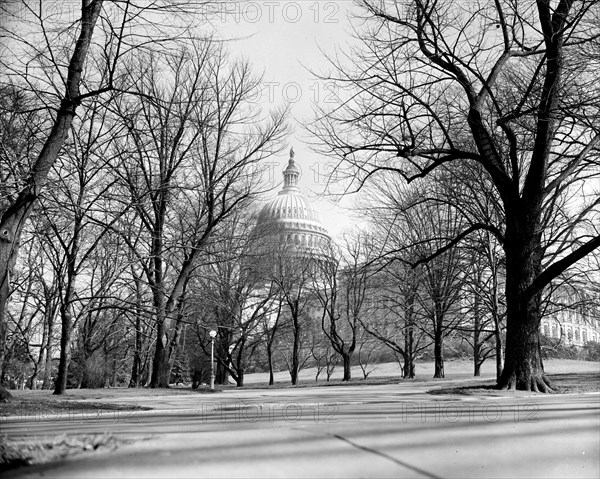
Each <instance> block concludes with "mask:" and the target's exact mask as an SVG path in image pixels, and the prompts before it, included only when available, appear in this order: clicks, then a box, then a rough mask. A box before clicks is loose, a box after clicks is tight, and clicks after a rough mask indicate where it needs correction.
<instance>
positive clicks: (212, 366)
mask: <svg viewBox="0 0 600 479" xmlns="http://www.w3.org/2000/svg"><path fill="white" fill-rule="evenodd" d="M208 334H209V336H210V390H211V391H214V390H215V338H216V336H217V332H216V331H214V330H213V331H211V332H210V333H208Z"/></svg>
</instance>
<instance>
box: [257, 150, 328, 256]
mask: <svg viewBox="0 0 600 479" xmlns="http://www.w3.org/2000/svg"><path fill="white" fill-rule="evenodd" d="M294 156H295V154H294V149H293V148H292V149H290V157H289V160H288V165H287V167H286V168H285V170H283V188H282V189H281V191H279V193H278V195H277V196H276V197H275V198H273V199H272V200H270V201H269V202H268V203H267V204H265V205H264V206H263V207H262V209H261V210H260V213H259V214H258V220H257V224H256V229H255V235H256V237H258V238H260V241H261V243H262V244H263V245H269V246H268V247H273V246H274V245H278V246H283V245H290V246H291V247H292V248H294V249H296V250H299V249H300V250H302V251H303V254H304V253H310V252H312V251H314V252H315V253H319V254H322V253H323V252H324V251H325V250H326V249H327V248H329V245H330V242H331V238H330V236H329V234H328V232H327V229H326V228H325V227H324V226H323V224H322V223H321V218H320V216H319V213H318V211H317V210H316V209H315V207H314V206H313V205H312V204H311V203H310V201H309V200H308V198H306V196H304V194H302V192H301V191H300V189H299V187H298V180H299V178H300V169H299V168H298V167H297V166H296V163H295V160H294Z"/></svg>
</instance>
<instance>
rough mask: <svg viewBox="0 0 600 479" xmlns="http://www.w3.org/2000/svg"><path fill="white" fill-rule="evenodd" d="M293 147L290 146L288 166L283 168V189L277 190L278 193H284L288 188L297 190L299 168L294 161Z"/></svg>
mask: <svg viewBox="0 0 600 479" xmlns="http://www.w3.org/2000/svg"><path fill="white" fill-rule="evenodd" d="M294 155H295V154H294V148H293V147H292V148H290V159H289V162H288V166H287V168H286V169H285V170H283V190H281V191H280V192H279V194H280V195H282V194H283V195H284V194H286V193H287V192H288V191H290V190H295V191H298V178H299V177H300V170H298V167H297V166H296V163H295V162H294Z"/></svg>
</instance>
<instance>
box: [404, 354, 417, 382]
mask: <svg viewBox="0 0 600 479" xmlns="http://www.w3.org/2000/svg"><path fill="white" fill-rule="evenodd" d="M402 360H403V362H404V365H403V367H402V377H403V378H404V379H414V378H415V363H414V361H413V356H412V354H411V353H408V352H406V354H404V355H403V356H402Z"/></svg>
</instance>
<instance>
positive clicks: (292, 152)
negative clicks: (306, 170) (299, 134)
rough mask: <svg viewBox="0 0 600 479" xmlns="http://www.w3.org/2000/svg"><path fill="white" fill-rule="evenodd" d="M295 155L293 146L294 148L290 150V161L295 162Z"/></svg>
mask: <svg viewBox="0 0 600 479" xmlns="http://www.w3.org/2000/svg"><path fill="white" fill-rule="evenodd" d="M294 155H295V153H294V147H293V146H292V147H291V148H290V160H293V159H294Z"/></svg>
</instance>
